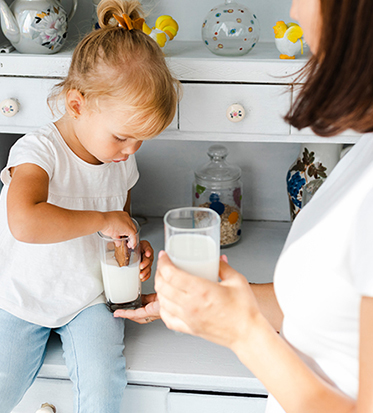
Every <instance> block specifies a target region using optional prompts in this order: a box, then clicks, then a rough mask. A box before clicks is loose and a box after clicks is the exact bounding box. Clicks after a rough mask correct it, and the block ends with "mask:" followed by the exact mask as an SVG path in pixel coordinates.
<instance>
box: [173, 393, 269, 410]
mask: <svg viewBox="0 0 373 413" xmlns="http://www.w3.org/2000/svg"><path fill="white" fill-rule="evenodd" d="M266 405H267V398H259V397H246V396H242V397H241V396H220V395H216V396H215V395H210V394H192V393H188V394H187V393H170V394H169V396H168V413H191V412H193V413H206V412H214V413H228V412H229V413H242V412H245V413H264V412H265V409H266Z"/></svg>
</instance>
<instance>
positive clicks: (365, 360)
mask: <svg viewBox="0 0 373 413" xmlns="http://www.w3.org/2000/svg"><path fill="white" fill-rule="evenodd" d="M372 320H373V298H372V297H363V298H362V300H361V308H360V355H359V357H360V360H359V361H360V372H359V397H358V403H357V405H358V407H357V412H358V413H367V412H373V351H372V349H373V324H372Z"/></svg>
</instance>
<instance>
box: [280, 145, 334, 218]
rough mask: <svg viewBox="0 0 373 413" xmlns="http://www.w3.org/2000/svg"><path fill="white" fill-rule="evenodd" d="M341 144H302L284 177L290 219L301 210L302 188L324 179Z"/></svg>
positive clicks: (332, 166) (331, 168)
mask: <svg viewBox="0 0 373 413" xmlns="http://www.w3.org/2000/svg"><path fill="white" fill-rule="evenodd" d="M341 151H342V144H335V143H304V144H302V145H301V149H300V153H299V156H298V158H297V159H296V160H295V162H294V163H293V164H292V165H291V166H290V168H289V170H288V173H287V175H286V185H287V192H288V196H289V204H290V217H291V219H292V220H294V219H295V217H296V216H297V214H298V213H299V211H300V210H301V208H302V197H303V187H304V185H306V184H307V183H309V182H311V181H313V180H315V179H323V180H324V179H326V178H327V177H328V175H329V174H330V172H331V171H332V170H333V168H334V167H335V165H337V163H338V161H339V159H340V155H341Z"/></svg>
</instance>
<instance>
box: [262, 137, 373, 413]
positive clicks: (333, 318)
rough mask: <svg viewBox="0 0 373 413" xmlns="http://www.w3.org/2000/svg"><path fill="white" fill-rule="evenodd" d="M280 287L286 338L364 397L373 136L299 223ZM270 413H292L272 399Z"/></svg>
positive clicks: (371, 282) (371, 281) (336, 381)
mask: <svg viewBox="0 0 373 413" xmlns="http://www.w3.org/2000/svg"><path fill="white" fill-rule="evenodd" d="M274 287H275V292H276V295H277V298H278V301H279V304H280V306H281V309H282V311H283V312H284V322H283V327H282V334H283V336H284V338H285V339H286V340H287V341H288V342H289V343H290V344H291V345H292V346H293V347H294V348H295V350H296V351H297V352H298V354H299V355H300V356H301V357H302V358H303V359H304V360H305V361H306V363H308V364H309V365H310V366H311V367H312V369H314V370H315V371H316V372H317V373H318V374H320V375H321V376H322V377H324V378H325V379H326V380H327V381H328V382H330V383H332V384H333V385H335V386H337V387H338V388H340V389H341V390H342V391H343V392H345V393H346V394H348V395H349V396H351V397H353V398H355V399H356V398H357V394H358V386H359V322H360V302H361V298H362V296H368V297H373V134H367V135H364V136H363V137H361V138H360V140H359V142H358V143H357V144H356V145H355V146H354V147H353V148H352V149H351V150H350V152H349V153H348V154H347V155H346V156H345V157H344V158H343V159H342V160H341V161H340V162H339V163H338V165H337V166H336V167H335V168H334V170H333V171H332V173H331V174H330V176H329V177H328V179H327V180H326V181H325V183H324V184H323V185H322V186H321V188H320V189H319V190H318V192H317V193H316V194H315V196H314V197H313V198H312V200H311V201H310V203H309V204H307V205H306V206H305V207H304V208H303V209H302V210H301V212H300V213H299V215H298V216H297V218H296V219H295V221H294V223H293V225H292V228H291V231H290V233H289V236H288V238H287V240H286V243H285V246H284V248H283V251H282V253H281V256H280V258H279V260H278V263H277V266H276V270H275V278H274ZM294 391H296V390H295V389H294ZM266 412H267V413H275V412H276V413H280V412H284V410H283V409H282V408H281V407H280V406H279V405H278V403H277V402H276V401H275V400H274V399H273V398H272V397H270V398H269V402H268V406H267V410H266Z"/></svg>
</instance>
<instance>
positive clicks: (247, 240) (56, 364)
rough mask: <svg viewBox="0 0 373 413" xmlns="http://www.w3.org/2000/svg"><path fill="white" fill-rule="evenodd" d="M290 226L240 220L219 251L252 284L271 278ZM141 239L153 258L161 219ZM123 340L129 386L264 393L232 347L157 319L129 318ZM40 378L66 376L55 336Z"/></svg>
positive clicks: (149, 289) (151, 223)
mask: <svg viewBox="0 0 373 413" xmlns="http://www.w3.org/2000/svg"><path fill="white" fill-rule="evenodd" d="M289 227H290V224H289V223H284V222H258V221H252V222H251V221H244V224H243V231H242V233H243V234H242V239H241V240H240V241H239V243H237V244H236V245H235V246H232V247H229V248H225V249H222V253H224V254H226V255H227V256H228V260H229V262H230V264H231V265H232V266H233V267H234V268H235V269H237V270H238V271H240V272H241V273H243V274H244V275H245V276H246V277H247V279H248V280H250V281H251V282H256V283H266V282H270V281H271V280H272V277H273V272H274V268H275V265H276V262H277V258H278V256H279V255H280V252H281V250H282V247H283V244H284V242H285V239H286V236H287V234H288V231H289ZM141 238H142V239H147V240H148V241H150V242H151V244H152V246H153V248H154V250H155V254H156V256H157V255H158V252H159V251H160V250H161V249H163V245H164V239H163V221H162V219H161V218H152V219H149V223H148V224H146V225H144V226H143V227H142V229H141ZM155 265H156V264H154V268H153V274H154V270H155ZM153 281H154V280H153V277H151V278H150V279H149V280H148V281H147V282H145V283H144V284H145V286H144V292H146V293H149V292H152V291H153ZM125 344H126V348H125V355H126V358H127V377H128V382H129V384H136V385H152V386H165V387H169V388H172V389H181V390H195V391H196V390H199V391H214V392H233V393H245V394H267V392H266V390H265V388H264V386H263V385H262V384H261V383H260V382H259V380H258V379H256V378H255V377H254V375H253V374H252V373H251V372H250V371H249V370H248V369H247V368H246V367H244V366H243V365H242V364H241V363H240V361H239V360H238V359H237V357H236V356H235V355H234V354H233V353H232V352H231V351H230V350H228V349H226V348H224V347H221V346H218V345H215V344H212V343H210V342H207V341H205V340H202V339H200V338H197V337H192V336H188V335H180V334H177V333H175V332H173V331H170V330H168V329H167V328H166V326H165V325H164V324H163V322H162V321H161V320H157V321H155V322H153V323H151V324H148V325H138V324H136V323H133V322H130V321H128V322H127V327H126V339H125ZM39 377H41V378H54V379H68V373H67V368H66V365H65V362H64V360H63V358H62V348H61V345H60V343H59V338H58V337H56V336H53V337H52V339H51V340H50V342H49V347H48V352H47V356H46V359H45V362H44V365H43V366H42V368H41V370H40V373H39Z"/></svg>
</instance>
